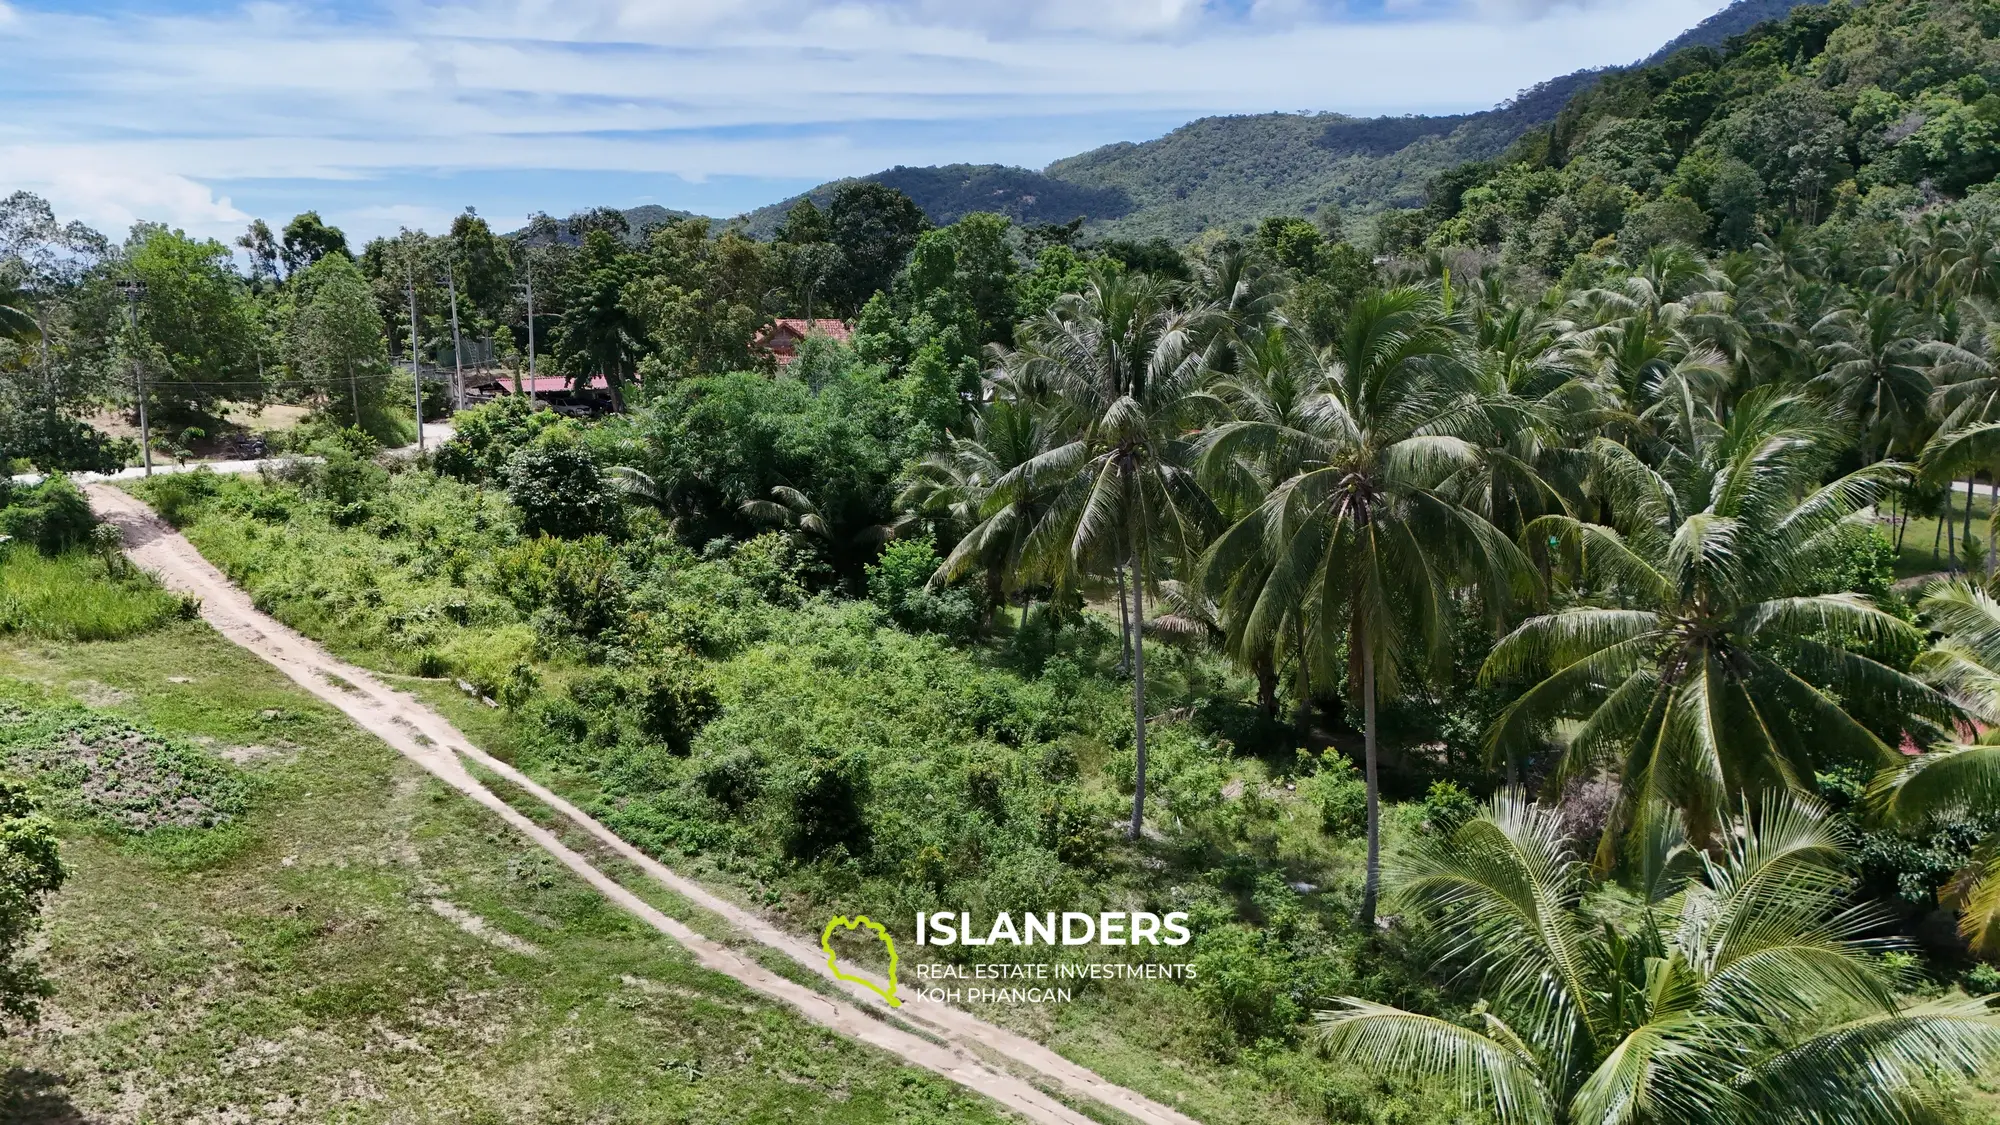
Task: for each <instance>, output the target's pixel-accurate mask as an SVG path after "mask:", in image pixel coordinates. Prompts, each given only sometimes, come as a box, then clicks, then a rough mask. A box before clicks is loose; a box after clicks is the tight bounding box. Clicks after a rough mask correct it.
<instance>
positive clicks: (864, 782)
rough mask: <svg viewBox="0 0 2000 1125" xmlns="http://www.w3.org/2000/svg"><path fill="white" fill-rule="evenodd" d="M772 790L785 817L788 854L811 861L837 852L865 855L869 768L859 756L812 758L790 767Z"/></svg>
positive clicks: (866, 846) (867, 835) (867, 837)
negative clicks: (865, 813)
mask: <svg viewBox="0 0 2000 1125" xmlns="http://www.w3.org/2000/svg"><path fill="white" fill-rule="evenodd" d="M774 788H775V789H776V790H777V791H778V795H779V797H780V799H781V805H782V808H783V810H784V813H785V854H786V855H788V856H790V857H791V858H793V859H807V860H810V859H819V858H821V857H822V856H824V855H826V854H827V853H828V852H829V851H831V850H833V849H834V848H835V847H840V848H843V849H845V850H846V852H847V854H849V855H860V854H862V853H864V852H866V851H867V850H868V844H869V832H868V822H867V818H866V817H865V816H864V815H863V812H862V803H863V800H864V797H865V795H866V792H867V789H868V775H867V763H866V761H865V760H864V759H862V758H861V757H859V756H858V755H854V754H843V755H840V756H838V757H826V756H817V755H816V756H814V757H811V758H807V759H805V760H803V761H798V762H794V763H792V764H791V768H790V769H789V770H788V771H786V772H785V773H784V774H783V775H781V776H780V777H778V778H777V779H776V785H775V786H774Z"/></svg>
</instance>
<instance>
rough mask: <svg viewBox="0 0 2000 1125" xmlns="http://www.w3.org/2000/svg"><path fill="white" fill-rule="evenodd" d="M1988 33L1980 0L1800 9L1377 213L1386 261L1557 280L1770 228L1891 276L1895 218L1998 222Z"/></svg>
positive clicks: (1646, 76)
mask: <svg viewBox="0 0 2000 1125" xmlns="http://www.w3.org/2000/svg"><path fill="white" fill-rule="evenodd" d="M1996 34H2000V6H1996V5H1994V4H1992V3H1986V2H1981V0H1944V2H1937V3H1924V2H1917V0H1876V2H1874V3H1869V4H1865V5H1860V6H1852V7H1850V6H1848V5H1845V4H1841V5H1834V6H1829V7H1814V8H1799V9H1795V10H1794V12H1793V13H1792V15H1791V17H1790V18H1789V19H1787V20H1785V21H1783V22H1780V23H1767V24H1763V25H1761V26H1759V27H1757V28H1756V29H1754V30H1753V31H1751V32H1750V33H1748V34H1746V35H1743V36H1739V37H1737V38H1735V39H1732V40H1730V42H1729V44H1728V45H1727V47H1726V49H1724V50H1721V51H1717V50H1714V49H1709V48H1697V49H1693V50H1686V51H1682V52H1680V53H1679V54H1676V55H1675V56H1673V57H1672V58H1670V59H1668V60H1667V61H1665V62H1663V63H1660V64H1658V65H1655V66H1650V67H1643V68H1637V69H1634V70H1629V71H1624V72H1621V73H1618V74H1613V75H1608V76H1606V77H1605V78H1604V79H1602V80H1601V81H1600V82H1599V83H1598V84H1596V85H1595V86H1593V87H1592V88H1590V89H1588V90H1586V91H1583V92H1582V93H1580V94H1579V95H1578V96H1577V97H1575V98H1574V99H1572V100H1571V101H1570V103H1569V104H1568V105H1566V106H1565V107H1564V108H1563V110H1562V112H1561V113H1559V114H1558V115H1556V117H1555V118H1554V119H1553V120H1552V121H1550V122H1549V123H1548V124H1546V125H1544V126H1541V127H1538V128H1536V129H1534V130H1532V131H1530V132H1529V133H1527V134H1525V135H1524V136H1523V137H1522V138H1521V139H1520V140H1519V141H1518V142H1516V143H1515V145H1514V146H1513V147H1512V148H1511V149H1510V150H1509V151H1508V153H1507V154H1506V155H1504V156H1503V157H1502V158H1500V159H1498V160H1496V161H1493V162H1491V163H1484V164H1469V165H1466V166H1463V167H1461V168H1459V169H1456V170H1454V171H1453V172H1452V173H1450V174H1449V175H1446V176H1442V177H1440V178H1439V179H1438V180H1436V181H1434V183H1433V184H1432V186H1431V189H1430V191H1429V192H1428V196H1427V201H1426V203H1425V206H1424V207H1423V208H1422V209H1420V210H1409V211H1403V212H1398V213H1394V214H1392V215H1388V216H1385V218H1384V221H1383V225H1382V228H1381V233H1382V235H1383V239H1382V248H1383V249H1385V250H1387V251H1390V252H1396V251H1400V250H1404V249H1412V248H1418V247H1423V248H1429V249H1433V250H1441V249H1446V248H1451V247H1478V248H1484V249H1486V250H1488V251H1491V252H1497V254H1498V255H1499V257H1500V260H1501V262H1502V263H1504V264H1506V265H1508V266H1510V267H1517V268H1525V269H1532V270H1535V271H1537V272H1540V273H1542V274H1546V275H1550V276H1558V275H1562V274H1564V273H1565V272H1566V271H1574V270H1577V269H1584V270H1588V269H1591V268H1596V267H1595V266H1593V265H1592V263H1594V262H1601V261H1603V260H1605V259H1606V258H1607V257H1608V256H1610V255H1611V254H1613V253H1618V254H1623V255H1625V256H1628V257H1629V256H1630V255H1632V254H1635V253H1640V252H1643V251H1644V250H1645V249H1647V248H1648V247H1650V246H1654V245H1659V244H1662V243H1682V244H1688V245H1694V246H1700V247H1704V248H1708V249H1713V250H1743V249H1748V248H1749V247H1751V245H1752V244H1753V243H1755V242H1757V241H1758V240H1759V238H1760V237H1761V236H1763V235H1766V234H1773V233H1775V234H1778V235H1779V236H1780V237H1779V239H1778V242H1777V244H1776V245H1778V246H1780V247H1782V248H1783V252H1784V253H1787V254H1793V253H1797V254H1809V255H1815V256H1818V257H1820V258H1821V259H1822V260H1824V261H1825V262H1826V264H1827V266H1828V267H1829V268H1832V269H1834V270H1835V271H1836V272H1840V273H1843V274H1849V275H1852V276H1855V277H1859V276H1860V275H1861V274H1862V273H1864V272H1865V271H1867V270H1870V269H1876V268H1894V267H1896V265H1897V263H1896V262H1894V261H1885V260H1884V259H1885V257H1890V258H1893V257H1895V256H1897V254H1898V253H1899V251H1897V250H1896V249H1894V247H1893V244H1894V243H1896V242H1898V241H1900V240H1901V235H1900V234H1899V233H1898V232H1897V230H1896V227H1895V225H1894V224H1893V220H1894V219H1895V218H1896V217H1898V216H1900V215H1904V214H1907V213H1910V212H1914V211H1918V210H1921V209H1924V208H1927V207H1930V206H1931V205H1933V204H1936V203H1939V202H1942V201H1944V200H1947V199H1956V198H1960V197H1964V202H1963V203H1962V204H1961V205H1960V211H1961V217H1964V218H1969V219H1973V220H1975V221H1978V220H1980V217H1981V216H1983V215H1984V214H1985V213H1986V212H1987V211H1988V210H1989V209H1990V204H1989V202H1988V200H1989V199H1990V196H1989V195H1988V193H1987V189H1988V187H1989V186H1990V181H1991V180H1992V179H1993V178H1994V175H1995V174H1996V173H2000V95H1996V94H1994V93H1992V92H1991V91H1992V84H1993V83H1994V82H1995V81H1996V80H2000V42H1996V41H1995V39H1994V38H1993V37H1994V36H1995V35H1996ZM1948 217H1949V216H1947V215H1945V214H1941V213H1935V212H1934V213H1932V214H1930V215H1928V216H1927V219H1928V221H1929V222H1930V224H1931V226H1932V227H1935V228H1938V229H1939V230H1943V229H1946V227H1947V223H1946V219H1947V218H1948ZM1807 232H1810V233H1807ZM1932 234H1933V235H1935V234H1936V231H1933V232H1932ZM1974 236H1975V237H1976V238H1977V239H1980V240H1985V241H1987V242H1988V243H1989V244H1990V239H1986V236H1985V235H1983V234H1980V233H1978V232H1976V231H1975V232H1974ZM1926 237H1931V240H1932V241H1933V242H1935V241H1936V238H1935V237H1932V236H1926ZM1940 245H1941V244H1940ZM1982 252H1984V251H1982ZM1908 253H1909V254H1910V255H1911V256H1912V257H1913V258H1922V257H1925V256H1926V255H1927V253H1928V252H1926V251H1922V250H1920V249H1918V248H1914V247H1912V248H1910V249H1909V250H1908ZM1906 265H1908V266H1909V268H1912V269H1915V268H1916V267H1915V265H1914V263H1906ZM1912 276H1913V277H1914V276H1915V275H1912Z"/></svg>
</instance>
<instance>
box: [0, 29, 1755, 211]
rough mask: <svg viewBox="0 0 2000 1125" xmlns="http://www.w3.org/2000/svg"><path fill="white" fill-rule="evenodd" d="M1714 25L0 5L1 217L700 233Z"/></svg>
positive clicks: (1485, 82)
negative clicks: (677, 215) (665, 221)
mask: <svg viewBox="0 0 2000 1125" xmlns="http://www.w3.org/2000/svg"><path fill="white" fill-rule="evenodd" d="M1724 2H1725V0H847V2H840V3H824V2H817V0H440V2H427V0H359V2H350V3H344V4H329V3H316V2H301V3H283V2H257V3H248V4H243V3H237V4H220V3H208V2H201V0H125V2H117V0H114V2H112V3H93V4H81V3H59V2H53V0H0V60H5V61H4V65H0V193H4V192H6V191H12V190H15V189H18V188H25V189H28V190H31V191H35V192H38V193H40V194H42V195H45V196H47V197H48V198H49V199H50V200H51V201H52V202H53V203H54V204H55V205H56V208H57V211H58V214H60V215H61V216H62V217H63V218H65V219H68V218H72V217H74V218H81V219H84V220H85V221H87V222H90V223H92V224H93V225H96V226H99V227H100V228H102V229H104V230H105V231H106V232H107V233H122V232H123V230H124V229H125V228H126V227H127V226H128V225H129V224H130V223H131V222H133V221H134V220H135V219H150V220H157V221H163V222H169V223H172V224H174V225H177V226H181V227H184V228H186V229H188V230H190V231H194V232H199V233H203V234H211V235H216V236H225V235H233V234H234V233H236V232H238V231H240V230H241V229H242V227H243V226H244V224H245V223H247V222H248V221H249V220H250V219H251V218H253V217H261V218H264V219H266V220H267V221H270V222H271V223H272V225H273V226H277V225H279V224H280V223H282V222H283V221H284V220H285V219H286V218H289V217H290V216H291V215H292V214H294V213H296V212H298V211H301V210H304V209H307V208H316V209H318V210H319V211H320V212H321V213H322V214H323V215H325V216H326V217H327V218H328V219H329V221H332V222H334V223H337V224H338V225H340V226H342V227H343V228H345V229H346V230H347V231H348V232H349V234H350V235H351V236H353V237H355V238H356V239H357V240H359V239H363V238H366V237H369V236H373V235H377V234H384V233H393V232H394V231H395V230H396V229H397V228H398V227H400V226H412V227H418V226H423V227H429V228H431V229H437V228H438V227H440V226H442V225H443V224H445V223H448V222H449V221H450V216H451V215H452V214H454V213H456V212H457V211H459V210H461V209H462V208H464V207H466V206H474V207H477V208H478V209H479V211H480V213H481V214H484V215H488V216H490V217H491V218H493V220H494V221H495V223H496V225H499V226H501V227H502V228H503V229H505V228H510V227H512V226H514V225H517V223H516V221H515V220H517V219H520V218H523V217H525V216H526V215H527V214H528V213H529V212H530V211H534V210H546V211H548V212H550V213H552V214H557V215H562V214H567V213H568V212H570V211H572V210H575V209H577V208H581V207H588V206H593V205H598V204H609V205H615V206H625V207H629V206H633V205H636V204H640V203H659V204H662V205H665V206H669V207H680V208H685V209H688V210H692V211H699V212H703V213H706V214H712V215H719V216H728V215H734V214H737V213H740V212H742V211H745V210H748V209H750V208H753V207H756V206H759V205H761V204H764V203H768V202H771V201H773V200H776V199H780V198H783V197H784V196H786V195H789V194H792V193H794V192H797V191H799V190H802V189H804V188H806V187H809V186H811V185H813V184H816V183H819V182H821V181H824V180H827V179H831V178H834V177H836V176H844V175H856V174H861V173H866V172H871V171H875V170H877V169H881V168H885V167H889V166H892V165H896V164H937V163H950V162H955V161H969V162H986V161H997V162H1002V163H1009V164H1020V165H1024V166H1027V167H1041V166H1042V165H1044V164H1046V163H1048V162H1049V161H1051V160H1054V159H1056V158H1058V157H1062V156H1067V155H1070V154H1073V153H1076V152H1081V151H1083V150H1086V149H1089V148H1093V147H1095V146H1097V145H1101V144H1107V143H1110V142H1113V141H1120V140H1144V139H1147V138H1150V137H1155V136H1159V135H1160V134H1161V133H1164V132H1166V131H1167V130H1169V129H1171V128H1173V127H1174V126H1175V125H1178V124H1180V123H1182V122H1185V121H1187V120H1190V119H1192V118H1195V117H1199V116H1203V115H1206V114H1214V113H1258V112H1267V111H1272V110H1284V111H1298V110H1337V111H1341V112H1347V113H1357V114H1375V113H1438V112H1459V111H1464V110H1469V109H1480V108H1484V107H1486V106H1489V105H1491V104H1493V103H1494V102H1496V101H1499V100H1502V99H1504V98H1506V97H1508V96H1509V95H1511V94H1513V93H1514V92H1516V91H1518V90H1520V89H1522V88H1523V87H1526V86H1529V85H1532V84H1533V83H1535V82H1537V81H1540V80H1542V79H1544V78H1548V77H1552V76H1554V75H1557V74H1563V73H1567V72H1569V71H1571V70H1575V69H1577V68H1579V67H1585V66H1600V65H1604V64H1607V63H1620V62H1629V61H1632V60H1633V59H1635V58H1638V57H1641V56H1643V55H1646V54H1648V53H1650V52H1651V51H1652V50H1653V49H1654V48H1655V47H1657V46H1659V44H1661V43H1662V42H1664V41H1666V40H1667V39H1669V38H1671V37H1672V36H1673V35H1675V34H1677V33H1678V32H1680V31H1681V30H1683V29H1685V28H1687V27H1689V26H1692V25H1693V24H1694V23H1696V22H1698V21H1699V20H1701V19H1702V18H1703V17H1705V16H1707V15H1709V14H1711V13H1712V12H1714V11H1715V10H1717V9H1718V8H1720V7H1722V6H1723V3H1724Z"/></svg>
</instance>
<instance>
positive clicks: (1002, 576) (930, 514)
mask: <svg viewBox="0 0 2000 1125" xmlns="http://www.w3.org/2000/svg"><path fill="white" fill-rule="evenodd" d="M1052 436H1053V434H1052V431H1051V429H1050V427H1049V426H1048V424H1047V422H1046V420H1045V419H1044V418H1043V417H1042V416H1041V414H1040V412H1038V411H1037V410H1035V409H1034V407H1033V406H1032V405H1030V404H1028V403H1023V402H1016V401H1013V400H1011V399H996V400H995V401H994V402H992V403H991V404H990V405H988V406H987V407H986V409H984V410H982V411H980V412H979V413H978V414H976V415H975V416H974V418H973V432H972V435H971V436H970V437H956V436H954V437H953V438H952V439H951V441H950V443H949V445H948V446H947V447H946V448H945V449H942V450H939V451H936V452H933V453H931V454H928V455H927V456H925V457H924V458H923V459H922V460H921V461H919V462H918V463H917V464H916V465H915V466H914V467H913V468H912V469H911V470H910V473H909V476H908V479H907V480H906V481H905V483H904V486H903V491H902V492H901V493H900V494H899V495H898V496H897V498H896V506H897V507H898V508H900V509H902V511H903V513H904V515H903V517H902V518H901V519H900V520H899V521H898V530H899V533H901V531H902V527H903V525H904V524H905V523H913V524H926V525H929V526H930V529H931V531H932V533H933V534H935V535H939V536H941V537H943V538H946V539H948V540H952V541H955V542H956V546H954V547H953V548H952V549H951V553H950V554H949V555H947V556H945V559H944V562H943V563H942V564H941V565H940V566H939V567H938V571H937V576H936V578H935V579H934V581H936V582H949V581H951V580H952V579H955V578H960V577H963V576H964V575H966V574H968V573H970V572H972V571H973V570H974V569H978V570H982V571H984V572H985V575H986V604H987V614H988V619H989V622H990V620H991V617H992V615H993V614H995V613H997V612H998V611H999V608H1000V606H1001V604H1002V601H1003V600H1004V598H1005V596H1006V590H1007V582H1008V580H1009V578H1010V577H1011V578H1014V579H1016V580H1019V579H1022V578H1027V577H1029V576H1030V570H1031V568H1030V567H1029V565H1028V562H1029V560H1028V558H1027V547H1028V536H1029V533H1030V532H1031V531H1033V529H1034V527H1035V523H1036V521H1037V520H1038V519H1039V518H1040V516H1041V514H1042V512H1043V511H1044V510H1045V509H1046V506H1047V498H1046V497H1044V496H1042V495H1041V494H1040V493H1038V492H1037V491H1036V490H1035V489H1034V488H1032V487H1030V483H1031V482H1029V481H1028V480H1027V479H1026V477H1025V476H1023V475H1020V474H1015V475H1013V476H1011V477H1010V476H1009V474H1010V473H1014V470H1016V469H1019V468H1020V467H1021V466H1023V465H1026V464H1027V463H1028V462H1030V461H1032V460H1034V458H1035V457H1036V456H1038V455H1039V454H1042V453H1045V452H1047V451H1048V449H1049V445H1050V440H1051V438H1052ZM1002 480H1007V481H1008V485H1007V487H1005V488H1002V487H1001V484H1000V482H1001V481H1002Z"/></svg>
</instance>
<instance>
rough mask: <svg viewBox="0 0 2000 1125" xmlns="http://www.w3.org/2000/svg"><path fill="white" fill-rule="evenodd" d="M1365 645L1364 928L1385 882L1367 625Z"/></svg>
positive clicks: (1360, 634)
mask: <svg viewBox="0 0 2000 1125" xmlns="http://www.w3.org/2000/svg"><path fill="white" fill-rule="evenodd" d="M1354 632H1355V636H1356V638H1357V639H1358V640H1359V642H1360V644H1361V714H1362V722H1361V739H1362V743H1361V744H1362V772H1363V776H1364V779H1365V780H1366V781H1367V783H1368V873H1367V876H1366V877H1365V879H1364V881H1363V882H1362V884H1361V928H1362V929H1363V930H1373V929H1374V928H1375V899H1376V897H1377V895H1378V894H1379V893H1380V891H1381V885H1382V790H1381V788H1380V786H1379V785H1378V784H1377V781H1376V769H1375V763H1376V752H1375V650H1374V648H1373V647H1371V646H1370V645H1369V643H1368V629H1367V627H1366V626H1362V627H1361V628H1358V629H1356V630H1355V631H1354Z"/></svg>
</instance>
